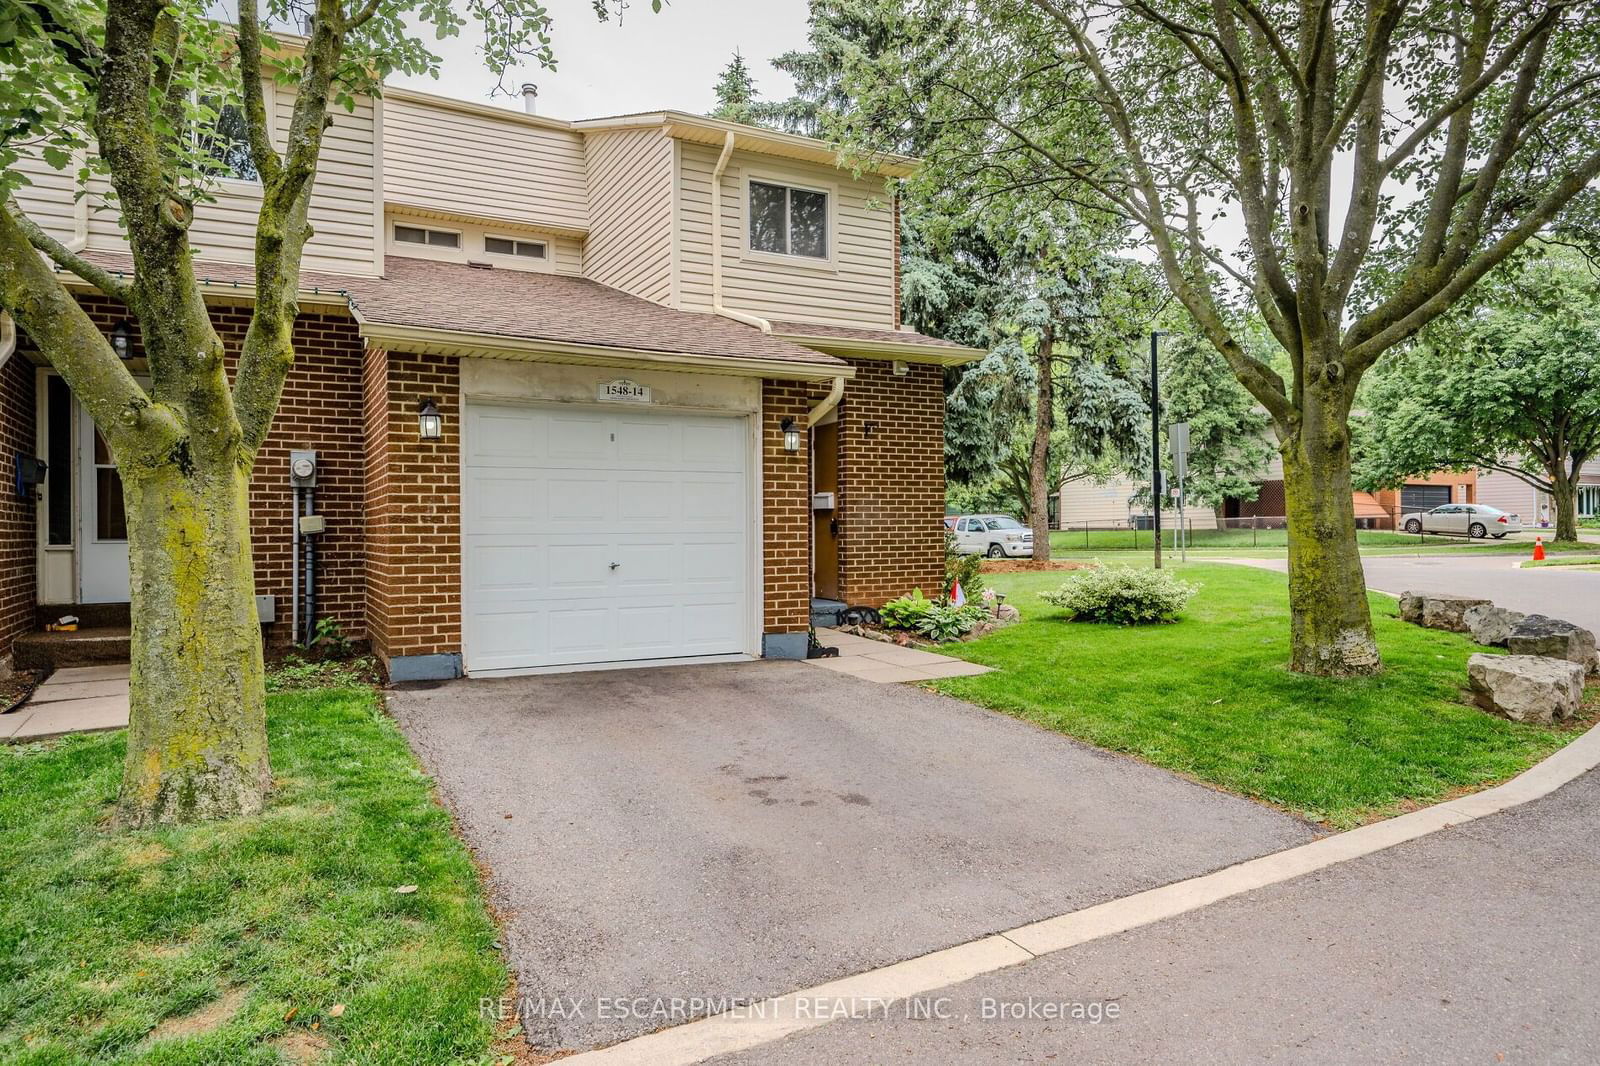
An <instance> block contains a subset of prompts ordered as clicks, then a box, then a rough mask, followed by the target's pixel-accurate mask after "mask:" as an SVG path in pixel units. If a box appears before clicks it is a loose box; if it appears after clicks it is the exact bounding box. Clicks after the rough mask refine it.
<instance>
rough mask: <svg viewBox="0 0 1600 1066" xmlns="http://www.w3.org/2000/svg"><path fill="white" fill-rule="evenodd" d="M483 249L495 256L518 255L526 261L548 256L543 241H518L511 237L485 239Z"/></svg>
mask: <svg viewBox="0 0 1600 1066" xmlns="http://www.w3.org/2000/svg"><path fill="white" fill-rule="evenodd" d="M483 248H484V251H486V252H489V253H491V254H493V255H518V256H521V257H522V258H524V259H543V258H544V257H545V254H546V252H545V243H544V242H543V241H518V240H513V239H511V238H510V237H485V238H484V239H483Z"/></svg>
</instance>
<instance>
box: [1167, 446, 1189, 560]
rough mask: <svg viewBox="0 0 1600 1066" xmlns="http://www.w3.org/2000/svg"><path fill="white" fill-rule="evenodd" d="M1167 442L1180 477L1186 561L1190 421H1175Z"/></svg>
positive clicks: (1181, 529)
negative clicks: (1186, 494)
mask: <svg viewBox="0 0 1600 1066" xmlns="http://www.w3.org/2000/svg"><path fill="white" fill-rule="evenodd" d="M1167 444H1168V446H1170V447H1171V448H1172V472H1173V473H1174V474H1176V475H1177V477H1178V534H1177V535H1178V536H1179V537H1181V538H1182V539H1181V540H1180V541H1179V543H1178V549H1179V551H1180V552H1181V553H1182V559H1183V561H1184V562H1188V561H1189V536H1188V532H1187V530H1188V528H1189V527H1188V525H1187V516H1186V515H1185V514H1184V504H1185V503H1186V502H1187V501H1186V500H1185V498H1184V493H1183V479H1184V476H1185V475H1186V474H1188V473H1189V423H1187V422H1174V423H1172V425H1170V426H1168V427H1167Z"/></svg>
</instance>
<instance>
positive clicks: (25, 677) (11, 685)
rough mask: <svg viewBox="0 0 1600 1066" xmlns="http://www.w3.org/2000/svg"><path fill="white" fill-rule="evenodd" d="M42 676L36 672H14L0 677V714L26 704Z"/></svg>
mask: <svg viewBox="0 0 1600 1066" xmlns="http://www.w3.org/2000/svg"><path fill="white" fill-rule="evenodd" d="M43 680H44V675H43V674H41V673H39V672H38V671H36V670H14V671H12V672H11V673H9V674H7V675H5V676H4V677H0V714H5V713H6V712H7V711H14V710H16V709H17V708H18V707H21V706H22V705H23V704H24V703H27V702H28V697H29V696H31V695H33V690H34V689H35V688H38V687H39V682H41V681H43Z"/></svg>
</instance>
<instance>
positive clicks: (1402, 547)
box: [1050, 529, 1595, 559]
mask: <svg viewBox="0 0 1600 1066" xmlns="http://www.w3.org/2000/svg"><path fill="white" fill-rule="evenodd" d="M1356 539H1357V541H1358V542H1359V543H1360V545H1361V553H1362V554H1363V555H1410V554H1419V553H1421V554H1428V555H1449V554H1455V553H1457V552H1481V553H1484V554H1490V555H1528V554H1531V553H1532V551H1533V545H1532V543H1531V542H1527V541H1516V540H1503V541H1502V540H1488V541H1482V540H1468V539H1467V538H1465V537H1446V536H1441V535H1439V534H1436V533H1429V534H1425V535H1419V534H1415V533H1388V532H1384V531H1383V530H1372V529H1362V530H1357V531H1356ZM1161 544H1162V548H1163V550H1164V551H1170V552H1176V551H1177V548H1176V547H1174V545H1173V531H1172V530H1168V529H1163V530H1162V531H1161ZM1154 547H1155V535H1154V534H1153V533H1152V532H1151V531H1150V530H1147V529H1146V530H1126V529H1124V530H1104V529H1097V530H1091V531H1089V532H1088V533H1085V532H1084V531H1083V530H1075V531H1074V530H1063V529H1058V530H1055V531H1054V532H1052V533H1051V534H1050V552H1051V555H1052V556H1054V557H1057V558H1063V559H1073V558H1083V557H1085V556H1093V555H1096V554H1103V553H1107V552H1118V551H1127V552H1150V551H1151V550H1153V549H1154ZM1187 547H1188V550H1189V551H1191V552H1199V553H1200V554H1201V556H1202V557H1204V556H1205V555H1207V554H1211V555H1226V556H1245V557H1256V556H1264V557H1276V558H1282V557H1283V555H1284V554H1285V553H1286V552H1287V551H1288V547H1289V541H1288V533H1287V531H1286V530H1282V529H1260V530H1251V529H1199V530H1195V531H1194V538H1193V539H1192V540H1191V541H1190V542H1189V544H1188V545H1187ZM1545 550H1546V551H1547V552H1551V553H1560V552H1585V551H1586V552H1591V553H1592V552H1593V551H1594V550H1595V545H1593V544H1584V543H1579V542H1572V541H1562V542H1550V541H1546V542H1545Z"/></svg>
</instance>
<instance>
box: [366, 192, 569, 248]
mask: <svg viewBox="0 0 1600 1066" xmlns="http://www.w3.org/2000/svg"><path fill="white" fill-rule="evenodd" d="M383 207H384V210H385V211H398V212H399V213H401V214H404V215H417V216H420V217H422V218H432V219H437V220H439V221H440V222H459V223H462V224H464V225H468V226H486V227H494V226H503V227H505V228H507V229H516V230H524V231H527V232H530V233H540V234H547V235H549V236H551V237H571V238H572V239H574V240H579V241H581V240H583V239H584V238H585V237H587V236H588V235H589V230H588V227H586V226H558V225H555V224H553V223H549V222H535V221H532V220H530V219H526V218H506V217H505V216H503V215H471V214H466V213H465V212H461V211H451V210H449V209H448V208H441V207H427V206H425V205H423V204H413V203H407V202H406V201H404V200H390V199H387V198H385V200H384V201H383Z"/></svg>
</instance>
